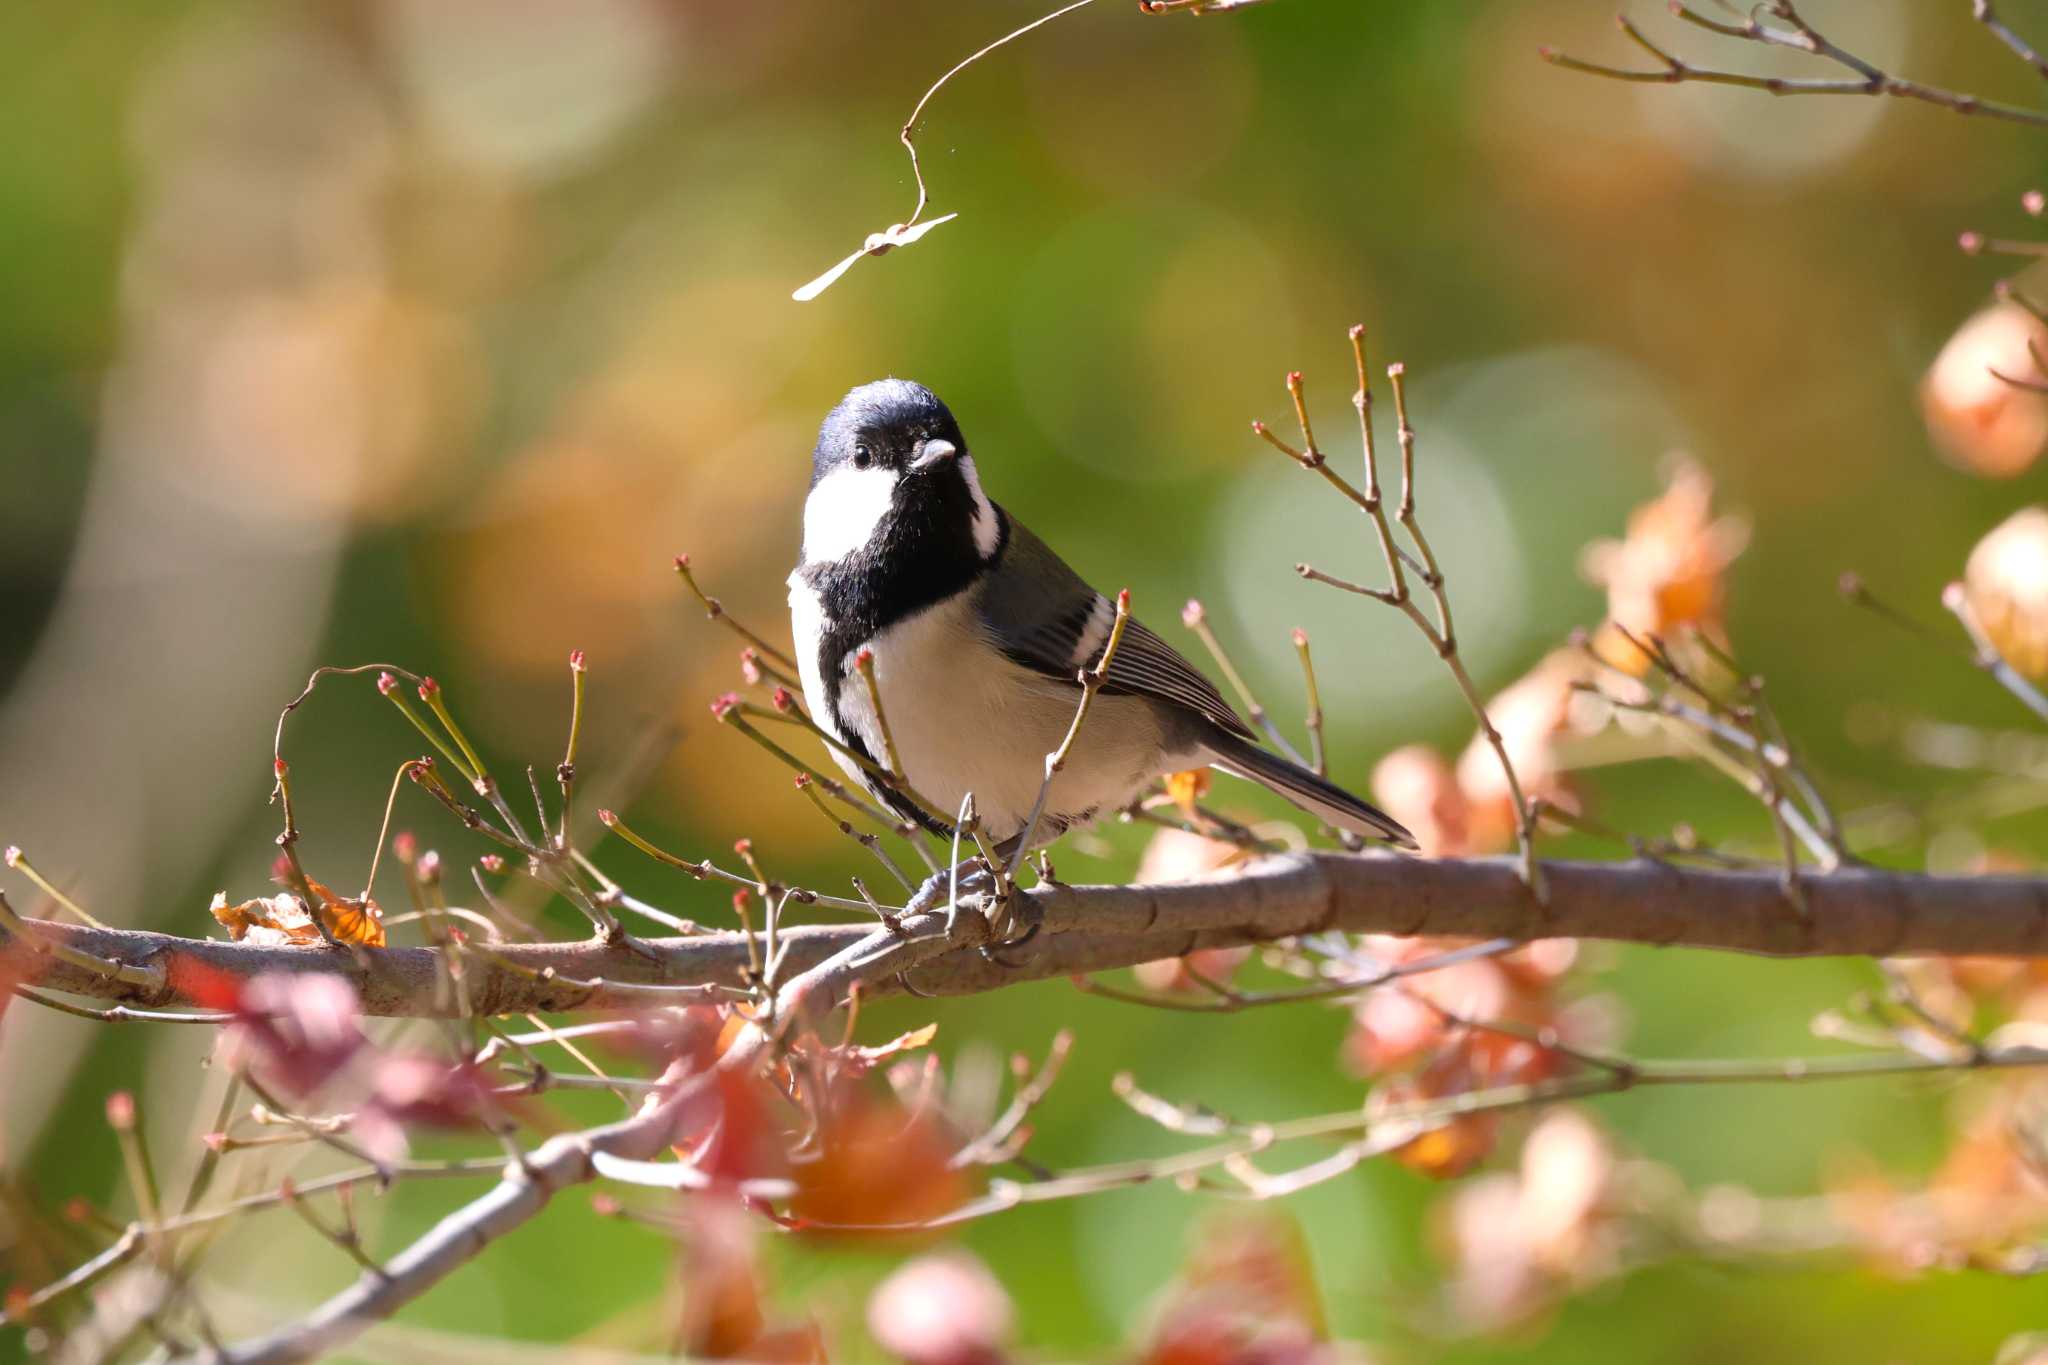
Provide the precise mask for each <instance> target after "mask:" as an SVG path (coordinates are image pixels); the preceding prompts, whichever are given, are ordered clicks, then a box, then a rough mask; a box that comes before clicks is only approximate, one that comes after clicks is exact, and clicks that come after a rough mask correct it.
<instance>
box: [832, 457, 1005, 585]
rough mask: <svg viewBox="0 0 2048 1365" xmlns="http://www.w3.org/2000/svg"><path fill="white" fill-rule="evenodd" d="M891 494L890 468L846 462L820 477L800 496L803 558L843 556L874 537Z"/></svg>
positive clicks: (892, 473)
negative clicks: (802, 496)
mask: <svg viewBox="0 0 2048 1365" xmlns="http://www.w3.org/2000/svg"><path fill="white" fill-rule="evenodd" d="M895 496H896V471H894V470H893V469H855V468H853V467H852V466H850V465H848V466H842V467H841V468H839V469H835V470H833V471H832V472H831V473H830V474H827V475H826V476H825V477H824V478H822V479H820V480H819V481H818V485H817V487H815V488H813V489H812V490H811V495H810V497H808V498H806V499H805V500H804V562H805V563H807V564H823V563H829V562H831V561H834V560H840V559H844V558H846V557H847V556H848V555H850V554H852V553H853V552H854V551H855V550H858V549H859V548H860V547H861V546H863V545H865V544H867V543H868V542H869V541H870V540H872V539H874V535H875V530H876V528H878V527H879V526H880V525H881V524H882V519H883V518H884V517H886V516H888V515H889V507H890V504H891V503H892V502H893V501H894V499H895ZM991 520H993V518H991Z"/></svg>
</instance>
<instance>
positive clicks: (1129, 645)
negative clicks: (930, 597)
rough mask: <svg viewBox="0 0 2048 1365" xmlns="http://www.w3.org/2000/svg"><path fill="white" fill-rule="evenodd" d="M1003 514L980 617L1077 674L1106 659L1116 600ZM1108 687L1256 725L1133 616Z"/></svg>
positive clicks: (1039, 657)
mask: <svg viewBox="0 0 2048 1365" xmlns="http://www.w3.org/2000/svg"><path fill="white" fill-rule="evenodd" d="M1004 520H1005V522H1006V524H1007V528H1008V535H1007V537H1006V538H1005V542H1004V547H1003V553H1002V557H1001V558H1000V559H999V560H998V561H997V562H996V564H995V565H994V566H993V567H992V568H991V569H990V570H989V572H988V574H987V575H986V577H985V578H984V580H983V583H982V590H981V595H980V599H979V607H980V611H981V620H982V625H983V626H984V627H985V628H986V629H987V630H988V632H989V634H990V635H991V636H993V637H994V639H995V641H996V643H997V645H998V646H1000V648H1001V649H1002V651H1003V653H1005V654H1006V655H1008V656H1009V657H1010V658H1011V659H1013V660H1015V661H1016V662H1017V663H1020V664H1022V665H1024V666H1025V667H1026V668H1029V669H1031V670H1033V671H1034V672H1038V673H1043V674H1045V675H1046V676H1047V677H1050V678H1057V679H1059V680H1060V681H1062V682H1069V683H1071V682H1074V681H1075V675H1076V674H1077V673H1078V672H1079V671H1080V670H1081V669H1083V668H1093V667H1094V666H1095V665H1096V664H1097V663H1099V662H1100V661H1101V659H1102V651H1103V647H1104V646H1105V645H1106V644H1107V643H1108V641H1109V632H1110V628H1111V626H1112V624H1113V623H1114V622H1115V620H1116V607H1115V604H1113V603H1112V602H1111V601H1110V600H1109V599H1108V598H1106V597H1104V596H1103V595H1102V594H1101V593H1099V592H1097V591H1095V590H1094V589H1093V588H1091V587H1089V586H1088V584H1087V583H1086V582H1085V581H1084V580H1083V579H1082V578H1081V576H1080V575H1079V574H1077V573H1075V572H1074V571H1073V570H1072V569H1070V568H1068V567H1067V564H1066V561H1064V560H1062V559H1061V558H1060V557H1059V556H1058V555H1056V554H1054V553H1053V551H1052V549H1051V547H1049V546H1048V545H1046V543H1045V542H1044V541H1042V540H1040V539H1039V538H1038V537H1037V536H1035V535H1033V534H1031V532H1030V531H1028V530H1026V529H1025V528H1024V527H1022V526H1020V525H1018V524H1017V522H1016V521H1015V519H1013V518H1010V517H1008V516H1007V515H1006V516H1005V518H1004ZM1103 690H1104V691H1105V692H1110V693H1124V694H1128V695H1133V696H1142V697H1154V698H1157V699H1158V700H1160V701H1165V702H1171V703H1173V704H1175V705H1177V706H1184V707H1186V708H1188V709H1189V710H1191V711H1195V712H1197V713H1199V714H1201V715H1203V716H1206V717H1207V718H1208V719H1209V720H1211V721H1214V722H1215V723H1216V724H1217V725H1219V726H1221V727H1222V728H1223V729H1225V730H1227V731H1229V732H1230V733H1232V734H1237V735H1243V736H1246V737H1247V738H1249V737H1250V736H1251V733H1252V732H1251V729H1250V727H1249V726H1247V725H1246V724H1245V723H1244V721H1243V720H1242V719H1241V718H1240V717H1239V716H1238V714H1237V712H1236V711H1234V710H1232V709H1231V706H1230V703H1229V702H1227V701H1225V700H1223V694H1222V693H1220V692H1218V691H1217V690H1216V686H1215V684H1213V683H1211V682H1210V681H1209V680H1208V679H1207V678H1205V677H1203V676H1202V674H1201V672H1200V671H1199V670H1197V669H1196V668H1195V666H1194V665H1193V664H1191V663H1189V662H1188V661H1187V660H1186V659H1183V658H1182V657H1181V656H1180V654H1179V652H1178V651H1176V650H1175V649H1174V647H1173V646H1172V645H1169V644H1168V643H1166V641H1164V640H1162V639H1160V638H1159V637H1158V636H1157V635H1155V634H1153V633H1152V632H1151V631H1150V630H1148V629H1147V628H1146V627H1145V626H1143V625H1142V624H1140V623H1139V622H1138V621H1137V620H1136V619H1132V620H1131V621H1129V622H1127V623H1125V626H1124V634H1123V639H1122V640H1121V641H1119V642H1118V644H1117V647H1116V655H1115V657H1113V658H1112V659H1111V660H1110V661H1109V674H1108V676H1107V677H1105V678H1104V679H1103Z"/></svg>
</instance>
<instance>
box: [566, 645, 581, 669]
mask: <svg viewBox="0 0 2048 1365" xmlns="http://www.w3.org/2000/svg"><path fill="white" fill-rule="evenodd" d="M569 668H570V671H571V672H575V673H581V672H583V671H584V668H583V651H582V650H580V649H572V650H570V651H569Z"/></svg>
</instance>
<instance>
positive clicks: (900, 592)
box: [789, 378, 1416, 858]
mask: <svg viewBox="0 0 2048 1365" xmlns="http://www.w3.org/2000/svg"><path fill="white" fill-rule="evenodd" d="M789 607H790V625H791V633H792V637H793V639H794V641H795V646H796V648H795V655H796V661H797V668H798V673H799V675H800V677H801V681H802V683H803V692H804V700H805V703H806V706H807V708H808V709H809V711H810V713H811V716H812V718H813V720H814V721H815V722H816V724H817V725H818V726H819V727H820V728H821V729H822V730H824V731H825V733H826V734H827V735H828V736H829V737H830V738H831V739H832V740H833V741H834V742H835V743H834V751H833V757H834V759H835V760H836V761H837V762H838V764H839V766H840V767H841V768H842V769H843V770H844V771H845V772H846V774H847V775H848V776H849V777H850V778H851V779H853V781H855V782H857V783H858V784H860V786H861V787H863V788H864V789H865V790H867V791H868V792H869V793H870V794H871V795H872V796H874V797H875V799H876V800H877V801H879V802H880V803H882V804H883V805H885V806H887V807H888V808H889V809H890V810H891V811H892V812H894V813H895V814H896V815H898V816H899V817H901V818H903V819H905V820H907V821H915V822H918V823H922V824H924V825H925V826H926V827H927V828H931V829H932V830H933V831H934V832H935V833H939V834H942V835H946V834H950V833H951V832H952V831H951V828H950V827H949V826H948V825H947V824H946V823H945V822H944V821H942V820H937V819H935V818H934V816H933V815H932V814H931V813H930V812H927V811H923V810H920V809H919V808H918V806H917V805H916V803H914V802H912V801H910V800H909V799H908V798H907V797H906V796H905V795H904V793H903V792H902V791H900V790H899V789H898V788H897V787H896V786H895V785H892V784H891V783H890V782H888V781H886V780H884V779H883V778H881V777H878V776H877V775H876V773H875V772H874V771H872V769H875V768H880V769H884V770H887V769H888V767H889V764H890V755H891V754H892V753H893V755H894V759H895V764H896V770H897V771H898V772H900V773H901V775H902V777H903V778H904V779H905V782H906V783H907V785H908V786H909V787H910V788H911V789H913V790H914V791H916V792H917V793H919V794H920V795H922V796H923V797H925V798H926V799H927V800H928V801H929V802H931V803H933V804H934V805H936V806H937V807H938V808H939V810H940V811H943V812H957V811H959V810H961V809H963V808H964V803H965V798H966V797H967V795H968V794H969V793H970V792H971V793H972V794H973V811H974V814H975V817H976V818H977V819H978V821H979V825H978V828H979V830H980V831H981V833H982V834H983V835H984V836H985V837H986V838H988V839H989V840H991V841H992V843H993V847H994V849H995V851H996V852H997V854H998V855H999V856H1000V857H1004V858H1014V857H1016V856H1018V855H1020V854H1021V853H1025V852H1029V851H1031V850H1032V849H1034V848H1036V847H1038V846H1040V845H1043V844H1046V843H1050V842H1051V841H1052V840H1054V839H1056V838H1058V837H1059V835H1060V834H1062V833H1063V832H1065V831H1066V830H1067V829H1069V828H1072V827H1074V826H1076V825H1083V824H1086V823H1088V822H1089V821H1091V820H1092V819H1094V818H1095V817H1097V816H1098V815H1101V814H1103V813H1105V812H1114V811H1117V810H1121V809H1123V808H1125V807H1126V806H1128V805H1129V804H1130V803H1131V802H1132V801H1134V800H1136V799H1137V798H1138V797H1140V796H1141V795H1142V794H1143V793H1144V792H1145V791H1146V790H1147V789H1148V788H1149V787H1150V786H1151V784H1152V783H1153V782H1154V781H1156V780H1157V779H1158V778H1159V777H1160V776H1162V775H1164V774H1168V773H1174V772H1181V771H1185V770H1188V769H1193V768H1201V767H1215V768H1217V769H1220V770H1222V771H1224V772H1227V773H1231V774H1233V775H1235V776H1238V777H1242V778H1248V779H1250V780H1251V781H1254V782H1257V783H1259V784H1261V785H1263V786H1265V787H1268V788H1270V789H1271V790H1273V791H1275V792H1277V793H1279V794H1280V795H1281V796H1283V797H1285V798H1286V799H1287V800H1289V801H1291V802H1293V803H1294V804H1295V805H1296V806H1299V807H1300V808H1302V809H1303V810H1305V811H1308V812H1310V813H1312V814H1314V815H1316V816H1318V817H1319V818H1321V819H1322V820H1324V821H1326V822H1327V823H1329V824H1331V825H1334V826H1336V827H1337V828H1339V829H1343V830H1348V831H1350V832H1351V833H1353V834H1357V835H1361V836H1364V837H1365V838H1367V839H1373V840H1380V841H1384V842H1387V843H1391V844H1394V845H1396V846H1399V847H1402V848H1408V849H1412V848H1414V847H1415V846H1416V845H1415V840H1414V838H1413V836H1412V835H1410V834H1409V832H1408V831H1407V830H1406V829H1404V828H1402V826H1401V825H1400V823H1399V822H1398V821H1396V820H1395V819H1393V818H1392V817H1391V816H1389V815H1387V814H1386V813H1385V812H1383V811H1381V810H1378V809H1377V808H1375V807H1373V806H1372V805H1370V804H1368V803H1367V802H1365V801H1362V800H1360V799H1359V798H1358V797H1356V796H1353V795H1352V794H1351V793H1350V792H1348V791H1345V790H1344V789H1343V788H1342V787H1340V786H1338V785H1337V784H1335V783H1333V782H1331V781H1329V780H1328V779H1326V778H1324V777H1321V776H1319V775H1318V774H1316V773H1314V772H1311V771H1310V770H1309V769H1307V768H1304V767H1302V766H1301V765H1299V764H1296V763H1292V762H1289V761H1288V760H1287V759H1285V758H1282V757H1280V756H1279V755H1277V754H1274V753H1271V752H1269V751H1268V750H1266V749H1263V748H1261V747H1259V745H1258V743H1257V740H1256V737H1255V736H1254V735H1253V733H1252V730H1251V728H1250V727H1249V726H1247V725H1246V724H1245V722H1244V721H1243V719H1242V718H1240V717H1239V715H1238V714H1237V712H1236V711H1235V710H1233V709H1232V708H1231V706H1230V703H1229V702H1227V701H1225V700H1224V699H1223V696H1222V694H1221V693H1219V692H1218V691H1217V690H1216V687H1215V685H1214V684H1212V683H1211V682H1210V681H1209V680H1208V679H1207V678H1206V677H1204V676H1203V675H1202V673H1201V672H1200V671H1199V670H1197V669H1196V668H1195V667H1194V666H1193V665H1192V664H1190V663H1189V662H1188V661H1187V660H1186V659H1184V658H1182V657H1181V655H1180V654H1179V653H1178V652H1177V651H1175V650H1174V648H1173V647H1172V646H1171V645H1169V644H1167V643H1166V642H1165V641H1164V640H1162V639H1160V638H1159V636H1158V635H1156V634H1154V633H1153V632H1152V631H1150V630H1148V629H1147V628H1146V627H1145V626H1144V625H1142V624H1140V623H1139V622H1138V621H1137V620H1136V619H1135V618H1134V617H1132V618H1129V619H1127V620H1126V622H1125V625H1124V630H1123V633H1122V635H1121V636H1120V637H1119V638H1118V644H1117V648H1116V650H1115V652H1114V653H1113V654H1112V655H1111V658H1110V663H1109V668H1108V670H1107V672H1106V674H1105V675H1104V677H1103V680H1102V683H1101V686H1100V688H1099V691H1098V693H1097V696H1096V699H1095V701H1094V703H1093V708H1092V709H1091V711H1090V712H1089V714H1088V717H1087V720H1086V721H1085V722H1084V724H1083V725H1082V728H1081V730H1080V732H1079V735H1078V737H1077V740H1076V743H1075V746H1074V747H1073V749H1072V750H1071V751H1070V753H1069V756H1068V759H1067V761H1066V764H1065V766H1064V767H1063V768H1062V769H1061V771H1060V772H1059V773H1058V775H1057V776H1056V777H1055V778H1054V779H1053V781H1052V784H1051V786H1050V788H1049V789H1047V790H1046V792H1045V796H1044V801H1043V807H1042V809H1039V803H1040V793H1041V788H1042V787H1044V786H1045V782H1046V772H1047V756H1048V755H1049V754H1050V753H1052V752H1053V751H1054V750H1055V749H1056V748H1058V747H1059V745H1060V742H1061V741H1062V739H1063V738H1064V737H1065V735H1066V733H1067V730H1068V729H1069V727H1070V726H1071V725H1072V724H1073V721H1074V716H1075V713H1076V709H1077V707H1078V704H1079V702H1080V698H1081V693H1082V685H1081V682H1080V679H1079V674H1080V672H1081V670H1083V669H1086V668H1091V667H1094V666H1096V665H1097V664H1098V663H1099V662H1100V660H1101V657H1102V654H1103V652H1104V648H1105V646H1106V645H1107V644H1108V642H1109V638H1110V634H1111V630H1112V628H1113V626H1114V625H1115V622H1116V619H1117V614H1118V609H1117V605H1116V604H1115V603H1114V602H1112V601H1111V599H1110V598H1108V597H1106V596H1104V595H1103V594H1102V593H1100V592H1097V591H1096V590H1095V589H1094V588H1092V587H1090V586H1089V585H1088V583H1087V582H1086V581H1085V580H1084V579H1082V577H1081V576H1080V575H1079V574H1078V573H1076V572H1075V571H1074V570H1073V569H1071V568H1069V567H1068V566H1067V563H1066V561H1065V560H1063V559H1061V558H1060V557H1059V555H1058V554H1057V553H1055V552H1054V551H1053V549H1052V548H1051V547H1050V546H1048V545H1047V544H1046V543H1045V542H1044V541H1043V540H1041V539H1039V538H1038V537H1037V536H1036V535H1034V534H1033V533H1032V532H1031V531H1030V530H1029V529H1027V528H1026V527H1025V526H1024V524H1023V523H1022V522H1020V521H1018V520H1017V519H1016V518H1015V517H1013V516H1011V515H1010V514H1009V513H1008V512H1006V511H1005V510H1004V509H1003V508H1002V506H1001V505H1000V504H998V503H996V502H994V501H992V500H991V499H990V498H989V496H988V494H987V493H986V492H984V491H983V489H982V486H981V476H980V471H979V470H978V469H977V467H976V465H975V462H974V456H973V454H972V453H971V451H970V449H969V447H968V443H967V438H966V437H965V436H964V435H962V433H961V430H960V425H959V423H958V422H957V421H956V420H955V419H954V416H953V413H952V411H951V409H949V408H948V407H947V406H946V405H945V404H944V403H943V402H941V401H940V400H939V398H938V396H937V395H936V394H934V393H933V392H932V391H931V390H930V389H928V388H926V387H925V386H924V385H922V384H917V383H913V382H911V381H909V380H905V379H895V378H889V379H881V380H877V381H875V382H873V383H870V384H863V385H861V386H860V387H858V388H855V389H853V390H852V391H851V392H849V393H848V394H847V395H846V397H845V398H844V399H842V400H841V401H840V402H839V404H838V405H837V406H836V407H834V408H833V409H832V411H831V412H830V413H829V414H827V416H826V417H825V420H824V422H823V423H822V424H821V425H820V427H819V430H818V443H817V446H816V449H815V450H814V451H813V453H812V461H811V483H810V491H809V493H808V494H807V495H806V497H805V499H804V510H803V544H802V549H801V553H800V557H799V563H798V564H797V567H796V568H795V570H794V571H793V572H791V574H790V575H789ZM867 669H871V670H872V678H873V683H872V686H870V684H869V681H868V677H867V676H866V675H865V672H864V670H867ZM877 696H879V698H880V703H881V706H880V713H879V714H878V713H877V710H876V706H875V698H876V697H877ZM1034 810H1037V813H1038V818H1037V820H1036V821H1035V822H1034V820H1033V814H1034Z"/></svg>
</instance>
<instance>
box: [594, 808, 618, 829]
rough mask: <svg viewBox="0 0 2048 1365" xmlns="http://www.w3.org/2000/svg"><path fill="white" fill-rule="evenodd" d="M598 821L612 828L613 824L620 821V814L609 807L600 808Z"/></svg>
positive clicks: (607, 827)
mask: <svg viewBox="0 0 2048 1365" xmlns="http://www.w3.org/2000/svg"><path fill="white" fill-rule="evenodd" d="M597 823H599V824H600V825H603V826H604V827H605V828H606V829H610V828H611V827H612V826H613V825H616V824H618V823H619V817H618V814H617V813H616V812H614V811H612V810H609V809H604V810H600V811H598V813H597Z"/></svg>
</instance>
